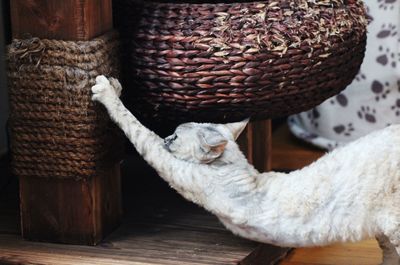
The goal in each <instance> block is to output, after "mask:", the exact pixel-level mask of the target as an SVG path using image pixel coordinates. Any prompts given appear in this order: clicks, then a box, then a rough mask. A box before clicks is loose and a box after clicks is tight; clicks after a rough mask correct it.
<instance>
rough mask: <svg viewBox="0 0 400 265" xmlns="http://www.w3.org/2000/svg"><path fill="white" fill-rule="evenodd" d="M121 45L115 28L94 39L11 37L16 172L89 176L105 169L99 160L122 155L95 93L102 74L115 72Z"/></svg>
mask: <svg viewBox="0 0 400 265" xmlns="http://www.w3.org/2000/svg"><path fill="white" fill-rule="evenodd" d="M117 48H118V40H117V34H115V32H113V33H109V34H106V35H103V36H101V37H99V38H96V39H94V40H91V41H78V42H72V41H58V40H46V39H38V38H32V39H26V40H14V41H13V42H12V44H11V45H10V46H9V48H8V56H9V64H8V65H9V69H8V79H9V88H10V107H11V113H10V127H11V151H12V157H13V172H14V174H16V175H17V176H29V177H31V176H33V177H52V178H73V179H81V178H88V177H92V176H94V175H95V174H96V172H98V171H97V170H99V169H100V170H101V168H99V164H102V165H109V164H110V163H113V162H115V161H117V159H119V158H120V157H121V153H119V152H120V151H121V144H122V141H120V140H119V139H120V138H118V137H117V136H116V134H117V133H116V130H115V129H114V125H113V123H112V122H111V121H110V120H109V118H108V115H107V113H106V112H105V109H104V108H102V107H100V106H99V105H97V104H94V103H93V102H92V101H91V92H90V88H91V86H92V85H93V84H94V82H95V77H96V76H97V75H99V74H108V75H116V72H117V71H118V63H117V62H116V60H115V59H116V58H117V57H118V55H117ZM98 162H101V163H98ZM105 162H106V163H105Z"/></svg>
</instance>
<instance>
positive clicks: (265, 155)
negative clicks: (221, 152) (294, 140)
mask: <svg viewBox="0 0 400 265" xmlns="http://www.w3.org/2000/svg"><path fill="white" fill-rule="evenodd" d="M238 143H239V146H240V148H241V150H242V151H243V153H244V154H245V155H246V157H247V159H248V160H249V162H250V163H251V164H253V165H254V167H255V168H256V169H257V170H258V171H260V172H264V171H268V170H271V120H263V121H253V122H250V123H249V124H248V125H247V127H246V129H245V130H244V132H243V133H242V134H241V136H240V137H239V139H238Z"/></svg>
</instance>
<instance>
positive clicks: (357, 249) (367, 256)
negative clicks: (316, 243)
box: [281, 240, 382, 265]
mask: <svg viewBox="0 0 400 265" xmlns="http://www.w3.org/2000/svg"><path fill="white" fill-rule="evenodd" d="M381 259H382V253H381V251H380V249H379V246H378V244H377V243H376V240H367V241H362V242H358V243H346V244H336V245H332V246H327V247H321V248H299V249H296V250H294V251H293V252H292V253H291V254H290V255H289V256H288V257H287V258H286V259H285V260H284V261H283V262H282V263H281V265H306V264H309V265H377V264H379V263H380V262H381Z"/></svg>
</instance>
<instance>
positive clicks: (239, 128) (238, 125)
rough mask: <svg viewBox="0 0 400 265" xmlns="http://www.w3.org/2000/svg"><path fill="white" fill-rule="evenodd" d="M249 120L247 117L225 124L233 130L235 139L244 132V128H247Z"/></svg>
mask: <svg viewBox="0 0 400 265" xmlns="http://www.w3.org/2000/svg"><path fill="white" fill-rule="evenodd" d="M248 122H249V119H245V120H243V121H240V122H233V123H227V124H225V126H226V127H227V128H228V129H229V131H231V133H232V135H233V139H235V140H236V139H237V138H238V137H239V135H240V134H241V133H242V132H243V130H244V128H246V125H247V123H248Z"/></svg>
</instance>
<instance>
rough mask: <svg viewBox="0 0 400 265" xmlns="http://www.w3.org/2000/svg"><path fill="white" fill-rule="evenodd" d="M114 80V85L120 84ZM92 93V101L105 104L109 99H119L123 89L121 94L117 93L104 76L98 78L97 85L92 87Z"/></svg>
mask: <svg viewBox="0 0 400 265" xmlns="http://www.w3.org/2000/svg"><path fill="white" fill-rule="evenodd" d="M110 80H111V79H110ZM112 80H113V82H114V83H115V82H118V81H117V80H116V79H112ZM118 84H119V82H118ZM92 93H93V95H92V100H94V101H98V102H101V103H103V104H104V103H105V102H106V101H107V100H108V99H112V98H115V97H119V95H118V93H121V89H120V90H119V92H117V91H116V89H115V88H114V87H113V85H112V84H111V83H110V81H109V80H108V79H107V78H106V77H105V76H104V75H99V76H97V77H96V84H95V85H94V86H92Z"/></svg>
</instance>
